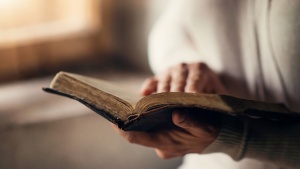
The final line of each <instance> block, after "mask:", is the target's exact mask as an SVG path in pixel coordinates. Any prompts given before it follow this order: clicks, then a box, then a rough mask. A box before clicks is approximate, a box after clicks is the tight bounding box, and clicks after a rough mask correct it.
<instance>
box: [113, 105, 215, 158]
mask: <svg viewBox="0 0 300 169" xmlns="http://www.w3.org/2000/svg"><path fill="white" fill-rule="evenodd" d="M197 114H198V115H199V114H201V112H191V111H189V112H187V111H174V112H173V114H172V120H173V123H174V124H175V125H176V126H178V127H177V128H174V129H168V130H167V129H165V130H158V131H153V132H134V131H129V132H124V131H122V130H120V129H119V128H118V127H117V126H114V128H115V129H116V131H117V132H118V133H119V134H120V135H121V136H123V137H124V138H125V139H126V140H127V141H128V142H130V143H135V144H140V145H144V146H148V147H153V148H155V151H156V153H157V155H158V156H159V157H161V158H164V159H168V158H173V157H178V156H183V155H185V154H188V153H201V152H202V151H203V150H204V149H205V148H206V147H207V146H208V145H209V144H211V143H212V142H213V141H214V140H215V139H216V137H217V135H218V132H219V131H218V129H219V128H220V120H219V119H218V117H213V116H211V115H209V114H206V115H204V116H201V120H200V118H197V120H195V119H196V118H195V117H194V116H193V115H197Z"/></svg>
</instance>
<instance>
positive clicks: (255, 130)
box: [203, 117, 300, 168]
mask: <svg viewBox="0 0 300 169" xmlns="http://www.w3.org/2000/svg"><path fill="white" fill-rule="evenodd" d="M299 150H300V124H299V123H296V122H292V123H291V122H290V123H289V122H283V121H270V120H262V119H249V118H244V119H237V118H236V117H224V118H223V126H222V129H221V131H220V134H219V136H218V138H217V139H216V140H215V141H214V142H213V143H212V144H211V145H209V146H208V147H207V148H206V149H205V150H204V152H203V153H213V152H223V153H225V154H228V155H229V156H231V157H232V158H233V159H234V160H236V161H238V160H240V159H242V158H245V157H248V158H253V159H257V160H260V161H268V162H271V163H274V164H276V165H278V166H280V167H287V168H289V167H292V168H293V167H296V166H300V160H299V159H300V153H299Z"/></svg>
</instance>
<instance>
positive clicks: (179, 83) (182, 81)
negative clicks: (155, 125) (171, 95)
mask: <svg viewBox="0 0 300 169" xmlns="http://www.w3.org/2000/svg"><path fill="white" fill-rule="evenodd" d="M187 75H188V68H187V64H185V63H182V64H179V65H178V66H175V67H173V69H171V80H172V81H171V89H170V91H171V92H184V87H185V85H186V78H187Z"/></svg>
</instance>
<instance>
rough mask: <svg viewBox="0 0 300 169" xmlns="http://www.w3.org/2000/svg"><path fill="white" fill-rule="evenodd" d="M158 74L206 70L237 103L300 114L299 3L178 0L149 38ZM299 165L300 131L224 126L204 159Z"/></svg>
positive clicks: (265, 125) (228, 122)
mask: <svg viewBox="0 0 300 169" xmlns="http://www.w3.org/2000/svg"><path fill="white" fill-rule="evenodd" d="M149 56H150V57H149V58H150V65H151V67H152V69H153V71H154V72H155V73H159V72H161V71H163V70H164V69H166V68H168V67H170V66H171V65H174V64H177V63H180V62H187V63H189V62H198V61H203V62H205V63H207V64H208V65H209V66H210V67H211V68H212V69H213V70H214V71H216V72H217V73H219V75H220V77H221V78H222V80H223V82H224V84H225V85H226V87H227V88H228V89H229V91H230V93H231V94H232V95H234V96H238V97H243V98H249V99H256V100H267V101H273V102H283V103H285V104H286V105H288V106H289V107H290V108H291V109H293V110H294V111H298V112H300V90H299V89H298V87H299V86H300V76H299V73H300V0H172V1H171V4H170V6H169V8H168V9H167V10H166V12H165V13H164V15H163V16H162V17H161V18H160V20H159V21H158V22H157V24H156V25H155V26H154V28H153V31H152V32H151V34H150V39H149ZM220 151H221V152H223V153H226V154H228V155H230V156H231V157H232V158H233V159H235V160H240V159H242V158H244V157H249V158H255V159H258V160H262V161H270V162H272V163H275V164H277V165H279V166H283V167H295V166H297V165H299V166H300V124H299V125H298V124H278V123H275V122H257V121H253V120H245V123H244V124H243V125H239V124H237V123H235V119H229V118H228V119H224V123H223V127H222V130H221V133H220V135H219V137H218V139H217V140H216V141H215V142H214V143H212V144H211V145H210V146H209V147H208V148H207V149H206V150H205V153H211V152H220Z"/></svg>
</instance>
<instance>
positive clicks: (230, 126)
mask: <svg viewBox="0 0 300 169" xmlns="http://www.w3.org/2000/svg"><path fill="white" fill-rule="evenodd" d="M247 137H248V120H247V119H239V118H237V117H232V116H224V117H223V118H222V126H221V130H220V133H219V135H218V137H217V138H216V140H215V141H214V142H213V143H211V144H210V145H209V146H208V147H207V148H206V149H205V150H204V151H203V152H202V153H203V154H209V153H217V152H222V153H225V154H228V155H229V156H231V157H232V158H233V159H234V160H237V161H238V160H240V159H242V158H243V156H244V152H245V147H246V144H247Z"/></svg>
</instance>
